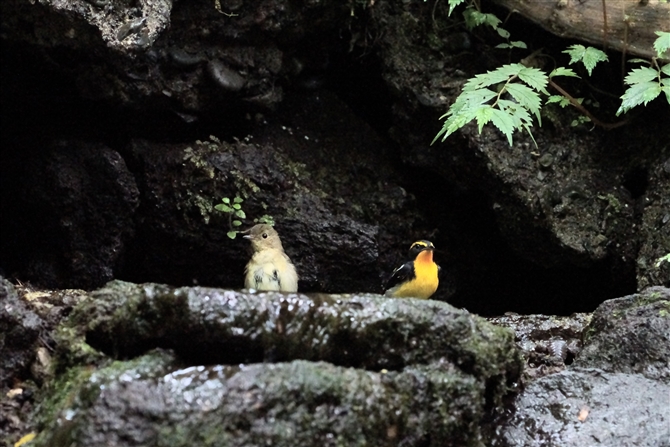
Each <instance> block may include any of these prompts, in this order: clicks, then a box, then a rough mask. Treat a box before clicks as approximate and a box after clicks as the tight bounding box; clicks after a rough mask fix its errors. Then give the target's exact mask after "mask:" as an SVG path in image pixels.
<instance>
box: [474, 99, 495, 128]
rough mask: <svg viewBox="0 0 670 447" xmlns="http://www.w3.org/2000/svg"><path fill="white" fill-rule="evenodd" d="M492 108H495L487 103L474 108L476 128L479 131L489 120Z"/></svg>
mask: <svg viewBox="0 0 670 447" xmlns="http://www.w3.org/2000/svg"><path fill="white" fill-rule="evenodd" d="M494 110H495V109H494V108H493V107H491V106H489V105H487V106H484V107H480V108H478V109H477V110H476V118H477V128H478V132H479V133H482V128H483V127H484V125H485V124H488V122H489V121H491V117H492V116H493V111H494Z"/></svg>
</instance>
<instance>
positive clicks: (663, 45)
mask: <svg viewBox="0 0 670 447" xmlns="http://www.w3.org/2000/svg"><path fill="white" fill-rule="evenodd" d="M655 33H656V35H657V36H658V39H656V40H655V41H654V50H656V54H657V55H658V57H666V56H665V53H666V52H667V51H668V50H669V49H670V33H669V32H665V31H655Z"/></svg>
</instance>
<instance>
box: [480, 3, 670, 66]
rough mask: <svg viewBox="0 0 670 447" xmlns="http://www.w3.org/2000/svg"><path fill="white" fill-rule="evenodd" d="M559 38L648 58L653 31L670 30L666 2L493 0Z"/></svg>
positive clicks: (653, 51) (669, 5)
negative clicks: (580, 41) (576, 40)
mask: <svg viewBox="0 0 670 447" xmlns="http://www.w3.org/2000/svg"><path fill="white" fill-rule="evenodd" d="M493 1H494V2H495V3H497V4H499V5H501V6H503V7H505V8H507V9H509V10H510V11H511V12H516V13H519V14H521V15H522V16H523V17H525V18H527V19H529V20H530V21H532V22H534V23H537V24H538V25H540V26H541V27H542V28H544V29H546V30H547V31H549V32H550V33H552V34H555V35H557V36H560V37H565V38H571V39H579V40H583V41H586V42H589V43H591V44H592V45H597V46H599V47H601V48H608V49H613V50H616V51H620V52H623V53H626V54H630V55H635V56H641V57H645V58H651V57H654V56H656V51H655V50H654V47H653V43H654V41H655V40H656V38H657V37H658V36H657V35H656V34H655V33H654V32H655V31H670V3H669V2H668V1H667V0H493Z"/></svg>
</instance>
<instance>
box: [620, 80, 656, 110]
mask: <svg viewBox="0 0 670 447" xmlns="http://www.w3.org/2000/svg"><path fill="white" fill-rule="evenodd" d="M660 94H661V84H659V83H658V82H652V81H649V82H641V83H639V84H635V85H633V86H631V87H629V88H628V90H626V91H625V92H624V94H623V95H622V96H621V106H620V107H619V110H617V112H616V114H617V116H619V115H620V114H621V113H625V112H627V111H628V110H630V109H632V108H633V107H635V106H639V105H640V104H644V105H647V103H648V102H649V101H651V100H653V99H655V98H656V97H657V96H658V95H660Z"/></svg>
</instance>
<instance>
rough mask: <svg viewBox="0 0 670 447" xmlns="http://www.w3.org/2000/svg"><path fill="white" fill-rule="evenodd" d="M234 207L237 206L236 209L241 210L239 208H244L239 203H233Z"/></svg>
mask: <svg viewBox="0 0 670 447" xmlns="http://www.w3.org/2000/svg"><path fill="white" fill-rule="evenodd" d="M233 208H235V209H236V210H239V209H242V205H240V204H239V203H233Z"/></svg>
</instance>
